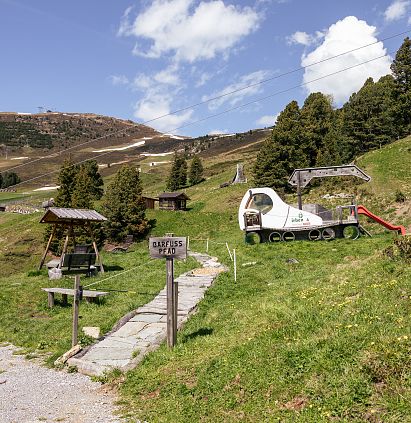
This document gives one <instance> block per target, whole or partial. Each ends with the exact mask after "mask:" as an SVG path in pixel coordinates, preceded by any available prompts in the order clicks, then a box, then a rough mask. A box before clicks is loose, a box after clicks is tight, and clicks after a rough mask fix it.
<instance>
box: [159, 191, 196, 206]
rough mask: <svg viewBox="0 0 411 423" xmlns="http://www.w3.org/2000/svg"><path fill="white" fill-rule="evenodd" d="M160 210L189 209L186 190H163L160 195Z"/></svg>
mask: <svg viewBox="0 0 411 423" xmlns="http://www.w3.org/2000/svg"><path fill="white" fill-rule="evenodd" d="M158 199H159V208H160V210H187V200H189V198H188V197H187V195H186V194H184V192H163V193H162V194H160V195H159V196H158Z"/></svg>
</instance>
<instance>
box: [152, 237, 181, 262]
mask: <svg viewBox="0 0 411 423" xmlns="http://www.w3.org/2000/svg"><path fill="white" fill-rule="evenodd" d="M149 250H150V257H152V258H176V259H185V258H187V238H186V237H161V238H160V237H158V238H150V239H149Z"/></svg>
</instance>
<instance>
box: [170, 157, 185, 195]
mask: <svg viewBox="0 0 411 423" xmlns="http://www.w3.org/2000/svg"><path fill="white" fill-rule="evenodd" d="M186 185H187V161H186V159H185V157H184V156H183V155H179V154H177V152H176V153H175V154H174V160H173V164H172V166H171V170H170V174H169V176H168V179H167V190H169V191H177V190H179V189H180V188H184V187H185V186H186Z"/></svg>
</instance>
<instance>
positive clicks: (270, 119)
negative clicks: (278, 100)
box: [256, 113, 279, 126]
mask: <svg viewBox="0 0 411 423" xmlns="http://www.w3.org/2000/svg"><path fill="white" fill-rule="evenodd" d="M278 115H279V113H277V114H276V115H275V116H273V115H265V116H261V117H260V119H258V120H257V121H256V124H257V125H262V126H273V125H274V124H275V123H276V122H277V118H278Z"/></svg>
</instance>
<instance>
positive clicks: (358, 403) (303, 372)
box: [121, 236, 411, 422]
mask: <svg viewBox="0 0 411 423" xmlns="http://www.w3.org/2000/svg"><path fill="white" fill-rule="evenodd" d="M390 243H391V241H390V238H388V237H386V236H383V237H377V238H375V239H362V240H361V241H358V242H352V241H345V240H341V241H334V242H331V243H322V242H319V243H315V242H314V243H309V242H296V243H293V244H287V245H275V246H274V245H258V246H253V247H246V246H242V247H241V246H237V257H238V261H239V264H240V268H239V272H238V275H239V277H238V280H237V284H234V282H233V275H232V273H228V274H225V275H221V276H220V277H219V279H218V282H217V283H216V285H215V286H214V287H213V288H212V289H211V290H209V291H208V293H207V295H206V298H205V300H204V301H203V302H202V303H201V306H200V309H199V312H198V313H197V315H196V316H195V317H193V318H192V319H190V321H189V322H188V323H187V325H186V326H185V328H184V330H183V331H182V332H180V333H179V337H178V345H177V347H176V348H175V349H174V350H172V351H170V350H168V349H167V348H165V347H163V348H161V349H160V350H159V351H158V352H156V353H154V354H152V355H150V356H149V357H148V358H147V359H146V360H145V362H144V363H143V365H142V366H140V367H139V368H138V369H135V370H133V371H131V372H129V373H128V374H127V377H126V381H125V383H124V384H123V385H122V387H121V392H122V394H123V395H124V397H125V400H124V401H125V403H126V404H127V405H126V408H127V409H129V410H130V409H131V410H132V412H131V414H132V415H136V416H137V417H138V418H139V419H141V420H147V421H164V422H168V421H170V422H172V421H178V422H190V421H205V422H207V421H209V422H215V421H227V422H230V421H232V422H235V421H239V420H244V421H250V422H254V421H277V420H278V421H310V422H319V421H329V419H336V420H337V421H366V420H367V419H368V417H367V416H373V417H372V418H375V419H376V420H375V421H406V419H407V418H408V416H409V415H410V412H411V409H410V400H411V389H410V388H411V385H410V381H411V370H410V368H409V365H410V364H411V363H410V359H409V349H410V347H411V332H410V327H409V325H408V322H407V319H408V313H409V310H410V306H411V303H410V294H411V279H410V276H411V271H410V268H409V266H408V267H404V266H403V265H402V264H401V263H396V262H392V261H391V260H389V259H388V258H386V257H384V256H383V255H382V254H381V250H382V249H383V248H385V246H387V245H389V244H390ZM212 252H213V253H217V254H218V255H221V256H222V257H224V256H227V254H226V253H225V252H224V247H223V246H218V245H217V244H215V245H214V247H213V251H212ZM289 258H296V259H297V260H298V263H297V264H288V263H287V259H289ZM246 262H256V263H257V264H256V265H254V266H247V267H242V266H241V263H246ZM227 264H229V263H228V262H227Z"/></svg>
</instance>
